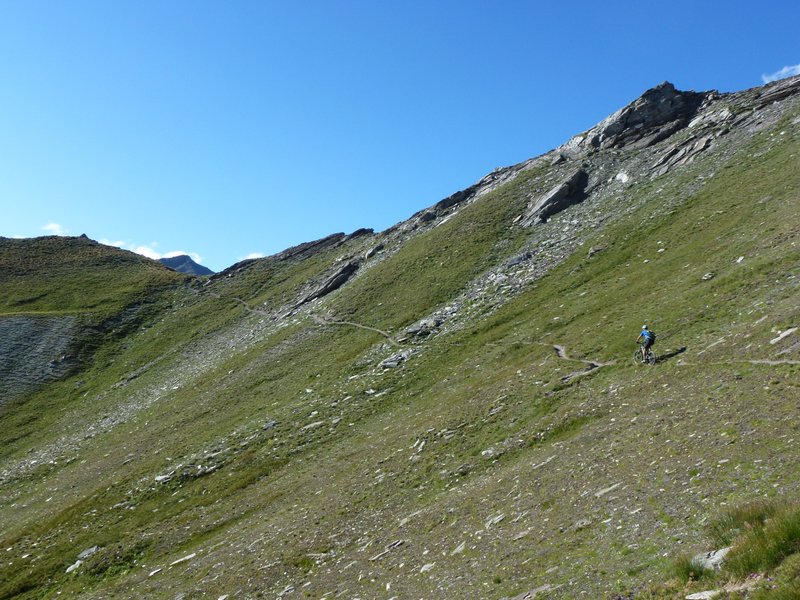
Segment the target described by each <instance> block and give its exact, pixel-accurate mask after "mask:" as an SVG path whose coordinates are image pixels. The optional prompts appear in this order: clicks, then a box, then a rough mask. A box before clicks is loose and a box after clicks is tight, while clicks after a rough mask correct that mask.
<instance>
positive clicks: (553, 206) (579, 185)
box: [519, 169, 589, 227]
mask: <svg viewBox="0 0 800 600" xmlns="http://www.w3.org/2000/svg"><path fill="white" fill-rule="evenodd" d="M588 183H589V175H588V174H587V173H586V171H584V170H583V169H578V170H577V171H575V172H574V173H572V175H570V176H569V177H567V178H566V179H565V180H564V181H562V182H561V183H559V184H558V185H556V186H555V187H554V188H553V189H551V190H550V191H549V192H547V193H546V194H545V195H544V196H541V197H539V198H537V199H536V200H535V201H533V202H532V203H530V204H529V205H528V208H527V209H526V210H525V212H524V213H523V214H522V215H521V216H520V217H519V224H520V225H521V226H523V227H530V226H531V225H535V224H536V223H542V222H544V221H547V219H548V217H550V216H552V215H554V214H556V213H558V212H561V211H562V210H564V209H565V208H567V207H569V206H572V205H573V204H578V203H579V202H582V201H583V200H584V198H586V186H587V185H588Z"/></svg>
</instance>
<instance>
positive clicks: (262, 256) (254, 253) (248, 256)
mask: <svg viewBox="0 0 800 600" xmlns="http://www.w3.org/2000/svg"><path fill="white" fill-rule="evenodd" d="M250 258H264V255H263V254H262V253H261V252H251V253H250V254H248V255H247V256H245V257H244V258H242V259H240V260H248V259H250Z"/></svg>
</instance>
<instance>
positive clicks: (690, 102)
mask: <svg viewBox="0 0 800 600" xmlns="http://www.w3.org/2000/svg"><path fill="white" fill-rule="evenodd" d="M713 95H715V93H714V92H709V93H698V92H682V91H678V90H676V89H675V86H674V85H672V84H671V83H669V82H667V81H665V82H664V83H662V84H660V85H657V86H656V87H654V88H652V89H650V90H647V91H646V92H645V93H644V94H642V96H641V97H639V98H638V99H636V100H635V101H634V102H631V103H630V104H628V105H627V106H625V107H624V108H621V109H620V110H618V111H617V112H615V113H614V114H613V115H611V116H609V117H607V118H606V119H604V120H603V121H601V122H600V123H598V124H597V125H596V126H595V127H593V128H592V129H590V130H589V131H588V132H586V134H584V135H580V136H577V137H574V138H572V140H570V141H569V142H567V144H565V145H564V146H563V147H562V148H561V149H560V150H561V153H562V154H568V155H574V154H576V153H579V152H581V151H587V150H594V149H606V148H617V149H618V148H624V147H630V148H647V147H649V146H652V145H653V144H655V143H657V142H660V141H661V140H663V139H666V138H667V137H669V136H670V135H672V134H673V133H675V132H676V131H678V130H679V129H681V128H682V127H684V126H686V124H687V123H689V121H690V120H691V119H692V118H693V117H694V116H695V114H696V113H697V110H698V109H699V108H700V106H701V105H702V104H703V102H704V101H706V100H707V99H708V98H709V96H713Z"/></svg>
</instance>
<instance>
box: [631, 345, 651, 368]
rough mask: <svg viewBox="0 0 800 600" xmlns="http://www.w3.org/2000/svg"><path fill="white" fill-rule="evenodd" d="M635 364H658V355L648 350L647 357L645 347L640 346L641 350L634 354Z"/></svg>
mask: <svg viewBox="0 0 800 600" xmlns="http://www.w3.org/2000/svg"><path fill="white" fill-rule="evenodd" d="M633 362H635V363H636V364H637V365H640V364H642V363H647V364H648V365H654V364H656V355H655V354H653V351H652V350H651V349H650V348H648V349H647V357H646V358H645V356H644V346H639V349H638V350H637V351H636V352H634V353H633Z"/></svg>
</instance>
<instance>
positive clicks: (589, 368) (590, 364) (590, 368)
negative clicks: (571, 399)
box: [553, 344, 614, 383]
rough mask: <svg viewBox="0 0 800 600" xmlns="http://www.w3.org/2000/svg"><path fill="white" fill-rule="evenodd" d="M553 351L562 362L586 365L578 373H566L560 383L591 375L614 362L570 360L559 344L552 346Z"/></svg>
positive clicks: (565, 350)
mask: <svg viewBox="0 0 800 600" xmlns="http://www.w3.org/2000/svg"><path fill="white" fill-rule="evenodd" d="M553 350H555V352H556V355H557V356H558V358H560V359H562V360H571V361H576V362H582V363H584V364H585V365H586V368H585V369H582V370H580V371H573V372H572V373H567V374H566V375H564V376H563V377H562V378H561V381H562V382H563V383H566V382H568V381H571V380H573V379H575V378H577V377H583V376H585V375H588V374H589V373H592V372H594V371H596V370H597V369H599V368H600V367H607V366H609V365H613V364H614V361H611V362H600V361H596V360H585V359H582V358H572V357H571V356H570V355H569V354H567V349H566V348H565V347H564V346H562V345H561V344H553Z"/></svg>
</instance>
